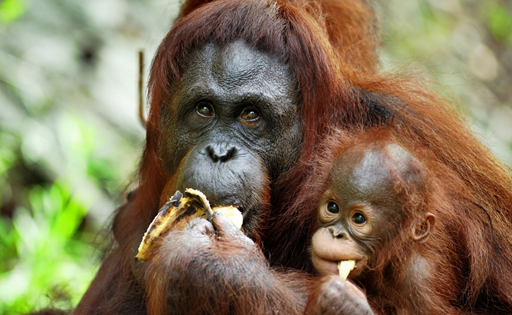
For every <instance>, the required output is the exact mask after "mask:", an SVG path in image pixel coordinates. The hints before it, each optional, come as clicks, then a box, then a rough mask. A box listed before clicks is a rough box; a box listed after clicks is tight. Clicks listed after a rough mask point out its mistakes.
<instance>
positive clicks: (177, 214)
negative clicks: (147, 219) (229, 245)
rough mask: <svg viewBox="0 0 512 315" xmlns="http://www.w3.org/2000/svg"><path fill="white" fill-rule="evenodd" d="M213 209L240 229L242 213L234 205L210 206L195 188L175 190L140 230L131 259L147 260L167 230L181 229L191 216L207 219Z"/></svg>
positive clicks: (209, 217) (210, 217)
mask: <svg viewBox="0 0 512 315" xmlns="http://www.w3.org/2000/svg"><path fill="white" fill-rule="evenodd" d="M215 211H219V212H222V213H223V214H224V215H225V216H226V217H227V218H228V219H229V220H230V221H231V222H232V223H233V224H234V225H235V226H236V227H237V228H238V229H241V227H242V223H243V217H242V213H241V212H240V211H239V210H238V209H237V208H235V207H232V206H219V207H214V208H213V209H212V208H211V207H210V202H209V201H208V199H207V198H206V196H205V195H204V194H203V193H202V192H200V191H199V190H195V189H190V188H187V189H186V190H185V192H184V193H183V194H182V193H181V192H180V191H179V190H178V191H177V192H176V193H175V194H174V196H172V197H171V198H170V199H169V201H168V202H166V203H165V204H164V206H163V207H162V208H161V210H160V211H159V213H158V214H157V215H156V217H155V218H154V219H153V222H151V224H150V225H149V227H148V229H147V230H146V233H144V237H143V238H142V242H141V243H140V245H139V249H138V253H137V255H136V256H135V259H136V260H137V261H142V262H145V261H147V260H149V259H150V258H151V255H150V254H151V250H152V249H153V247H154V246H155V245H156V244H157V243H158V240H159V239H160V238H161V237H162V236H164V235H166V234H167V233H168V232H169V231H170V230H182V229H184V228H185V227H186V226H187V223H188V222H190V220H192V219H193V218H205V219H207V220H209V221H211V220H212V216H213V213H214V212H215Z"/></svg>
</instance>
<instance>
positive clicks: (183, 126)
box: [160, 41, 302, 232]
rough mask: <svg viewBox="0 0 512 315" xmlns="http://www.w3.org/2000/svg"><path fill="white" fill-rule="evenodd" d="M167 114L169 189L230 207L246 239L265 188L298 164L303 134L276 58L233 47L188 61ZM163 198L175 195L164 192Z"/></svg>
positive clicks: (207, 50) (291, 88) (210, 48)
mask: <svg viewBox="0 0 512 315" xmlns="http://www.w3.org/2000/svg"><path fill="white" fill-rule="evenodd" d="M186 68H187V70H186V71H185V73H184V74H183V77H182V80H181V82H180V84H179V85H178V86H177V87H176V88H175V90H174V92H173V93H172V97H171V101H170V104H169V106H168V107H165V108H163V109H162V118H161V128H162V129H165V130H166V132H165V133H164V135H163V136H162V139H161V143H160V146H161V147H160V150H161V156H162V160H163V161H164V167H165V170H166V172H167V174H168V176H169V177H172V175H176V174H177V182H176V183H175V186H174V187H173V188H176V189H179V190H181V191H184V190H185V188H194V189H198V190H200V191H202V192H203V193H205V195H206V196H207V197H208V199H209V200H210V203H211V204H212V206H216V205H233V206H236V207H238V208H240V209H241V210H242V212H243V215H244V230H245V231H247V232H250V231H251V230H252V228H253V227H254V226H255V224H256V221H257V220H258V219H259V215H260V214H259V213H258V212H260V211H261V209H265V202H268V200H264V199H263V200H262V196H265V194H268V189H269V187H268V182H269V181H271V182H273V181H275V180H276V179H277V177H278V176H279V175H281V174H283V173H284V172H285V171H286V170H288V169H289V168H290V167H291V166H292V165H293V163H294V162H295V161H296V160H297V158H298V153H299V150H297V148H298V147H300V145H301V139H302V129H301V124H300V116H299V105H298V103H297V101H296V94H297V91H296V87H295V84H294V82H293V80H292V79H291V77H290V74H289V70H288V68H287V67H286V66H285V65H284V64H282V63H281V62H280V61H279V60H277V59H276V58H273V57H272V56H269V55H267V54H264V53H261V52H259V51H257V50H255V49H253V48H250V47H248V46H247V45H246V44H245V43H244V42H240V41H237V42H234V43H232V44H229V45H227V46H224V47H217V46H216V45H213V44H209V45H207V46H205V47H204V48H202V49H200V50H198V51H197V52H196V53H194V54H193V56H192V57H191V59H190V61H189V64H188V65H187V67H186ZM167 193H168V194H170V195H172V194H174V189H169V190H168V191H167Z"/></svg>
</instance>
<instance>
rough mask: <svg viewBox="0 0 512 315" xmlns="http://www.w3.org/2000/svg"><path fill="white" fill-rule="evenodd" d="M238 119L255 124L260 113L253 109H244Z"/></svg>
mask: <svg viewBox="0 0 512 315" xmlns="http://www.w3.org/2000/svg"><path fill="white" fill-rule="evenodd" d="M240 119H242V120H245V121H248V122H255V121H257V120H258V119H260V112H259V111H258V110H257V109H256V108H254V107H246V108H244V110H243V111H242V113H241V114H240Z"/></svg>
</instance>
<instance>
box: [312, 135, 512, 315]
mask: <svg viewBox="0 0 512 315" xmlns="http://www.w3.org/2000/svg"><path fill="white" fill-rule="evenodd" d="M328 145H329V146H332V147H331V148H330V150H332V151H333V152H334V153H333V159H334V163H332V162H327V161H324V162H327V163H318V164H316V166H317V167H318V169H317V171H316V172H315V174H317V175H318V180H319V181H320V182H322V181H324V180H323V178H327V180H326V181H325V182H326V186H324V187H323V188H322V189H321V190H322V191H323V193H321V194H322V196H321V197H320V202H319V205H318V208H317V211H316V216H317V218H315V219H313V220H312V221H313V222H316V224H315V225H316V228H315V229H314V230H315V232H314V235H313V236H312V241H311V253H312V261H313V264H314V266H315V269H316V270H317V271H318V272H319V273H320V274H321V275H324V276H326V277H325V278H323V279H322V280H320V281H319V283H318V286H317V288H316V289H315V290H313V294H312V297H311V299H310V301H309V304H308V313H311V314H373V312H372V311H369V309H368V303H367V301H366V297H365V295H364V294H363V293H362V292H361V290H360V289H358V287H356V286H354V285H353V283H355V284H356V285H357V286H359V287H361V288H363V290H364V291H365V292H366V296H367V298H368V302H369V304H370V305H372V308H373V309H374V310H375V313H378V314H502V313H510V311H512V294H511V293H510V290H509V285H508V284H507V283H508V281H509V280H510V274H511V273H512V265H511V263H510V262H511V260H512V251H511V250H510V246H507V247H504V248H499V246H498V247H497V248H499V249H498V250H496V249H497V248H495V247H496V245H498V244H499V243H504V244H503V245H505V244H507V238H508V237H509V235H510V233H511V232H512V227H511V226H510V225H501V224H498V225H496V226H495V228H497V229H498V231H496V232H501V233H503V234H505V235H506V237H505V238H503V237H502V236H499V233H496V232H495V237H496V239H495V240H494V244H493V243H489V242H488V240H486V239H485V238H483V237H482V236H483V235H485V234H486V231H485V230H486V229H489V228H490V227H488V226H485V225H484V226H476V224H475V222H472V220H471V219H469V220H468V215H469V214H468V213H466V212H467V211H468V210H469V209H471V210H470V211H473V210H474V209H472V207H471V205H469V204H468V202H469V201H468V200H467V199H465V197H464V196H461V195H460V192H461V191H464V190H465V187H464V186H465V183H464V182H463V181H462V180H461V178H458V177H457V176H456V175H454V174H453V171H452V170H450V169H449V168H447V167H446V165H443V163H440V161H438V160H437V159H436V157H435V156H432V154H431V152H430V150H428V149H426V148H424V147H422V145H421V143H417V142H415V141H410V139H407V138H406V137H403V135H401V134H400V132H395V131H394V130H393V129H392V128H388V127H386V128H376V129H373V130H365V131H364V132H363V133H362V134H360V135H357V136H348V135H347V134H346V133H343V132H342V133H338V134H337V137H336V138H333V139H331V140H330V141H329V142H328ZM329 168H330V171H328V172H325V171H326V169H329ZM326 173H327V174H326ZM491 233H492V232H491ZM468 241H475V242H478V246H479V248H478V250H480V251H484V252H489V255H490V257H488V259H492V263H491V266H482V265H479V264H478V262H476V263H475V262H472V261H471V260H472V259H474V256H473V255H472V248H471V247H472V246H475V244H470V243H468ZM468 254H469V255H468ZM350 262H352V263H353V264H354V263H355V265H352V266H350V268H353V269H347V271H346V272H345V273H344V274H345V275H348V280H349V281H347V282H345V281H344V280H345V279H342V278H341V277H339V276H337V274H338V269H337V266H339V268H340V275H341V274H342V273H343V270H342V269H343V266H344V265H346V264H350ZM474 264H476V265H477V267H478V268H481V269H483V270H485V269H491V270H490V271H491V272H490V273H489V274H483V275H482V276H481V277H482V278H481V279H479V281H478V282H477V284H478V286H477V287H475V283H474V282H473V281H471V276H470V275H471V273H474V272H476V273H479V272H482V270H471V268H472V267H473V266H472V265H474ZM494 264H496V265H498V266H497V267H494V266H493V265H494ZM493 268H496V271H499V272H501V273H500V274H494V273H493V272H492V269H493ZM349 270H350V271H349ZM347 272H348V273H347ZM468 294H474V297H473V299H468Z"/></svg>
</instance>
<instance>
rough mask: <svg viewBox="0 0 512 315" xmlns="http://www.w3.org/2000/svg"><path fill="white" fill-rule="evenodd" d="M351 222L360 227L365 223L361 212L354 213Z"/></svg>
mask: <svg viewBox="0 0 512 315" xmlns="http://www.w3.org/2000/svg"><path fill="white" fill-rule="evenodd" d="M351 220H352V222H354V223H355V224H358V225H361V224H365V223H366V217H365V216H364V214H362V213H361V212H356V213H354V215H352V218H351Z"/></svg>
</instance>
